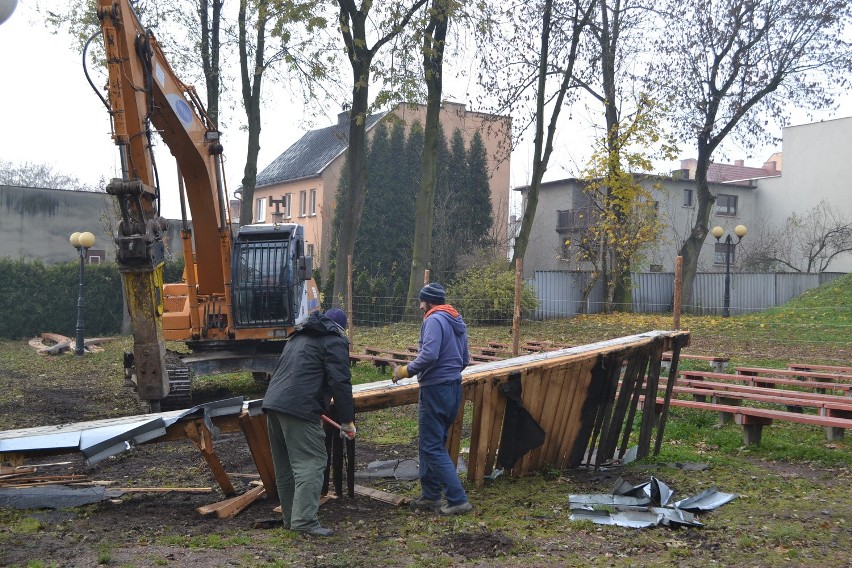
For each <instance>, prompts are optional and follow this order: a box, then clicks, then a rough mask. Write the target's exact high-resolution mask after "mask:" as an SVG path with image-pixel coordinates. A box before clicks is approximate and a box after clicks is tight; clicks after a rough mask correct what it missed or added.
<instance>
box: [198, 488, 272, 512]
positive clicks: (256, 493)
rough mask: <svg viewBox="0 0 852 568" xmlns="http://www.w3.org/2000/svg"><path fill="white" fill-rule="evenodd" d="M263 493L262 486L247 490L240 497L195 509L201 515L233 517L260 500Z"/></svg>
mask: <svg viewBox="0 0 852 568" xmlns="http://www.w3.org/2000/svg"><path fill="white" fill-rule="evenodd" d="M264 493H265V489H264V487H263V486H262V485H259V486H257V487H254V488H252V489H249V490H248V491H246V492H245V493H243V494H242V495H238V496H236V497H231V498H230V499H225V500H224V501H219V502H218V503H211V504H210V505H203V506H201V507H198V508H197V509H196V512H198V513H199V514H201V515H209V514H211V513H215V515H216V516H217V517H218V518H220V519H224V518H227V517H234V516H236V515H237V514H239V513H240V511H242V510H243V509H245V508H246V507H248V506H249V505H251V504H252V503H254V502H255V501H257V500H258V499H260V498H261V497H262V496H263V494H264Z"/></svg>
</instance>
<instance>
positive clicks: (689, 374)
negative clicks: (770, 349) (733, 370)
mask: <svg viewBox="0 0 852 568" xmlns="http://www.w3.org/2000/svg"><path fill="white" fill-rule="evenodd" d="M781 370H783V369H781ZM792 373H793V374H794V376H795V371H793V372H792ZM680 376H681V378H683V379H698V380H701V379H715V380H724V381H737V382H742V383H745V384H749V385H752V386H763V387H769V388H771V387H772V386H778V385H783V386H795V387H802V388H813V389H818V390H823V391H825V390H837V391H842V392H844V393H846V394H849V393H850V391H852V383H830V382H825V381H815V380H796V379H785V378H781V377H768V376H763V375H745V374H735V375H733V374H730V373H711V372H707V371H681V374H680Z"/></svg>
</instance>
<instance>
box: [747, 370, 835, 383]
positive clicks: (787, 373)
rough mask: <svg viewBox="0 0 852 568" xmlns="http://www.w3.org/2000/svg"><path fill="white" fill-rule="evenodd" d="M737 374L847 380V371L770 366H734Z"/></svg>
mask: <svg viewBox="0 0 852 568" xmlns="http://www.w3.org/2000/svg"><path fill="white" fill-rule="evenodd" d="M734 370H735V371H736V372H737V374H739V375H760V376H763V375H770V376H771V375H778V376H779V377H805V378H808V379H823V380H826V381H829V382H830V381H840V382H843V381H848V380H850V377H849V375H848V374H847V373H826V372H822V371H794V370H792V369H775V368H772V367H736V368H735V369H734Z"/></svg>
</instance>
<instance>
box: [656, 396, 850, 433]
mask: <svg viewBox="0 0 852 568" xmlns="http://www.w3.org/2000/svg"><path fill="white" fill-rule="evenodd" d="M663 402H664V400H663V399H662V398H659V397H658V398H657V400H656V405H657V409H660V408H662V406H663ZM669 405H670V406H681V407H684V408H693V409H697V410H709V411H712V412H726V413H730V414H731V415H733V417H734V420H735V421H736V423H737V424H739V425H740V426H742V427H743V440H744V441H745V444H746V445H759V444H760V438H761V435H762V433H763V427H764V426H769V425H771V424H772V421H773V420H786V421H788V422H798V423H800V424H810V425H812V426H823V427H825V428H835V429H836V431H839V432H842V431H843V430H846V429H848V428H852V418H837V417H833V416H818V415H814V414H802V413H799V412H787V411H784V410H770V409H766V408H754V407H750V406H732V405H726V404H714V403H712V402H698V401H695V400H684V399H681V398H672V399H671V400H670V401H669Z"/></svg>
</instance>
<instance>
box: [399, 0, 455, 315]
mask: <svg viewBox="0 0 852 568" xmlns="http://www.w3.org/2000/svg"><path fill="white" fill-rule="evenodd" d="M449 25H450V2H449V0H432V6H431V8H430V10H429V21H428V23H427V24H426V26H425V29H424V31H423V34H422V38H423V39H422V43H421V48H420V50H421V55H422V56H423V80H424V82H425V83H426V124H425V127H424V129H423V155H422V158H421V160H420V191H418V192H417V203H416V205H415V213H414V223H415V226H414V244H413V247H412V258H411V272H410V274H409V278H408V295H407V297H408V298H416V297H417V292H418V290H420V287H421V286H422V284H423V283H422V279H423V273H424V270H426V269H427V268H428V267H429V266H430V264H431V260H432V228H433V222H434V219H435V188H436V187H437V185H438V136H439V129H438V122H439V118H440V114H441V96H442V93H443V81H444V47H445V43H446V39H447V29H448V28H449ZM406 310H407V311H408V312H409V313H416V309H415V307H414V305H413V304H411V303H409V302H407V303H406Z"/></svg>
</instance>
